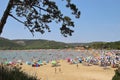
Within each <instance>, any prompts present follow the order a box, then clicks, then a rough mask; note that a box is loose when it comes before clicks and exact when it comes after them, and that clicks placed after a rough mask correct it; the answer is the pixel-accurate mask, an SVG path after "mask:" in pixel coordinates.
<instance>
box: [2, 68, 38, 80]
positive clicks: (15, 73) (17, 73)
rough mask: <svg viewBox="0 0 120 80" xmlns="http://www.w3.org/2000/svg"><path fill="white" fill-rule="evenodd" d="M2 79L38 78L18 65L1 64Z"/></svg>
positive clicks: (23, 79)
mask: <svg viewBox="0 0 120 80" xmlns="http://www.w3.org/2000/svg"><path fill="white" fill-rule="evenodd" d="M0 80H37V77H36V76H30V75H28V74H26V73H25V72H23V71H21V70H20V68H17V67H13V68H11V67H7V66H0Z"/></svg>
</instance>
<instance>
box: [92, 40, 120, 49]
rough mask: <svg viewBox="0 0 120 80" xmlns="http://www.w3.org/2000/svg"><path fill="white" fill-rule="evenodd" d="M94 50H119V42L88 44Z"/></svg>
mask: <svg viewBox="0 0 120 80" xmlns="http://www.w3.org/2000/svg"><path fill="white" fill-rule="evenodd" d="M90 47H91V48H94V49H120V41H116V42H94V43H91V44H90Z"/></svg>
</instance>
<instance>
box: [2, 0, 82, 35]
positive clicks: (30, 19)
mask: <svg viewBox="0 0 120 80" xmlns="http://www.w3.org/2000/svg"><path fill="white" fill-rule="evenodd" d="M56 2H57V0H10V1H9V5H10V7H11V9H10V10H8V11H10V12H8V13H9V14H6V16H7V15H9V16H11V17H13V18H14V19H16V20H17V21H18V22H20V23H22V24H24V25H25V26H26V27H27V28H28V29H29V31H30V32H31V33H32V34H33V35H34V32H40V33H41V34H43V33H45V31H46V30H47V31H48V32H50V31H51V30H50V26H49V23H51V22H56V23H60V24H61V26H60V30H61V34H62V35H63V36H65V37H67V36H68V35H69V36H71V35H72V33H73V32H74V31H73V30H72V29H71V27H74V26H75V25H74V21H72V19H71V18H70V16H64V15H65V14H63V13H62V11H61V10H60V9H59V5H57V4H56ZM60 2H63V3H65V5H62V6H63V7H66V8H68V9H69V10H71V14H72V15H74V16H75V18H77V19H78V18H80V14H81V13H80V11H79V10H78V8H77V7H76V5H75V4H74V3H72V1H71V0H61V1H60ZM8 8H9V7H8ZM6 11H7V9H6ZM13 12H14V13H13ZM15 14H16V15H15ZM4 20H5V19H4ZM3 23H5V22H3ZM1 26H3V25H1Z"/></svg>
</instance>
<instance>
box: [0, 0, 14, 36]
mask: <svg viewBox="0 0 120 80" xmlns="http://www.w3.org/2000/svg"><path fill="white" fill-rule="evenodd" d="M13 1H14V0H9V2H8V5H7V7H6V9H5V11H4V14H3V16H2V18H1V20H0V34H1V33H2V30H3V27H4V25H5V23H6V21H7V18H8V16H9V13H10V10H11V8H12V6H13Z"/></svg>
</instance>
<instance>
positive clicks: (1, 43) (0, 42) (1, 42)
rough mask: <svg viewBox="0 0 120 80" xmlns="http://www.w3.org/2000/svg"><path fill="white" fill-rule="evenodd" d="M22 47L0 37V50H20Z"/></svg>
mask: <svg viewBox="0 0 120 80" xmlns="http://www.w3.org/2000/svg"><path fill="white" fill-rule="evenodd" d="M22 47H23V46H22V45H19V44H16V43H14V42H13V41H11V40H8V39H5V38H2V37H0V49H2V50H4V49H22Z"/></svg>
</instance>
